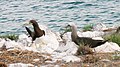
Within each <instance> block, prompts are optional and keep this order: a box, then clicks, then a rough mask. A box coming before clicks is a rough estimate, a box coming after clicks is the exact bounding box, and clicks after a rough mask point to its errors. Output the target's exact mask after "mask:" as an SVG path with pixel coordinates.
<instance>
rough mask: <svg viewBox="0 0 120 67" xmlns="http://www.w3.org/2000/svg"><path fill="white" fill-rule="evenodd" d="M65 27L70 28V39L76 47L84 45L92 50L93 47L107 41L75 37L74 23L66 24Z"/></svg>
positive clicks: (75, 28)
mask: <svg viewBox="0 0 120 67" xmlns="http://www.w3.org/2000/svg"><path fill="white" fill-rule="evenodd" d="M67 27H70V29H71V30H72V33H71V39H72V41H73V42H74V43H75V44H77V45H80V44H84V45H85V46H86V45H89V46H90V47H91V48H94V47H97V46H100V45H102V44H104V43H106V42H107V40H105V41H104V40H94V39H92V38H90V37H79V36H78V35H77V27H76V25H75V24H74V23H70V24H68V26H67Z"/></svg>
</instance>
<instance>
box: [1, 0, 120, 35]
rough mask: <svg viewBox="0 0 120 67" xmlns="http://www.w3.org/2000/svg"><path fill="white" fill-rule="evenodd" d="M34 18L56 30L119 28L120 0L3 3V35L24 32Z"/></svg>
mask: <svg viewBox="0 0 120 67" xmlns="http://www.w3.org/2000/svg"><path fill="white" fill-rule="evenodd" d="M31 19H35V20H36V21H37V22H38V23H39V24H42V25H46V26H48V28H49V29H51V30H53V31H60V30H61V28H62V26H64V25H65V24H66V23H69V22H74V23H76V24H77V26H78V28H82V27H83V26H84V25H86V24H90V23H104V24H105V25H107V26H113V25H115V26H119V25H120V0H0V34H21V33H24V32H25V31H26V30H25V28H24V27H23V22H25V21H29V20H31ZM31 27H32V26H31Z"/></svg>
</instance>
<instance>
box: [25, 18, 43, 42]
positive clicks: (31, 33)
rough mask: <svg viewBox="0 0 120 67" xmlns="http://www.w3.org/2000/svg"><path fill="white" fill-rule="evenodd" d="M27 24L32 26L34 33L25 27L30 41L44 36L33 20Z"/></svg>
mask: <svg viewBox="0 0 120 67" xmlns="http://www.w3.org/2000/svg"><path fill="white" fill-rule="evenodd" d="M29 24H32V25H33V28H34V32H32V31H31V30H30V29H29V28H28V27H25V28H26V30H27V32H28V34H29V35H30V37H32V41H34V40H35V39H36V38H38V37H41V36H43V35H45V31H44V30H41V29H40V28H39V25H38V23H37V22H36V21H35V20H30V21H29Z"/></svg>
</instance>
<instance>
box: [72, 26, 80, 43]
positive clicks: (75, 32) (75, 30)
mask: <svg viewBox="0 0 120 67" xmlns="http://www.w3.org/2000/svg"><path fill="white" fill-rule="evenodd" d="M71 37H72V40H73V41H74V40H75V39H76V38H77V37H78V35H77V27H76V26H72V33H71Z"/></svg>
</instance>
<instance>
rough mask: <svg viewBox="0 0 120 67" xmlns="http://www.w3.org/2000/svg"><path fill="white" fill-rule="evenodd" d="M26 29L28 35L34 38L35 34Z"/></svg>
mask: <svg viewBox="0 0 120 67" xmlns="http://www.w3.org/2000/svg"><path fill="white" fill-rule="evenodd" d="M25 29H26V30H27V32H28V34H29V35H30V36H31V37H33V36H34V32H32V31H31V30H30V29H29V28H27V27H25Z"/></svg>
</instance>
